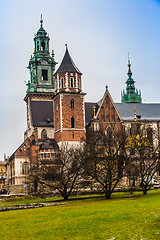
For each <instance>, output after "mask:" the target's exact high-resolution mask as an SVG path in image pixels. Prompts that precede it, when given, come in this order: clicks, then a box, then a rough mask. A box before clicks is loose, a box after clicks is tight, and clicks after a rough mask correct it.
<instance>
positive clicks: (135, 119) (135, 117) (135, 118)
mask: <svg viewBox="0 0 160 240" xmlns="http://www.w3.org/2000/svg"><path fill="white" fill-rule="evenodd" d="M134 121H135V122H136V121H137V116H136V106H134Z"/></svg>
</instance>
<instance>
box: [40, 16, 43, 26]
mask: <svg viewBox="0 0 160 240" xmlns="http://www.w3.org/2000/svg"><path fill="white" fill-rule="evenodd" d="M40 23H41V27H43V26H42V23H43V19H42V14H41V20H40Z"/></svg>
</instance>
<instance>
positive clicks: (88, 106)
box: [85, 102, 99, 124]
mask: <svg viewBox="0 0 160 240" xmlns="http://www.w3.org/2000/svg"><path fill="white" fill-rule="evenodd" d="M94 106H95V107H96V109H95V110H96V113H97V110H98V108H99V106H98V104H97V103H93V102H85V122H86V124H88V123H89V122H90V121H91V120H92V118H93V107H94Z"/></svg>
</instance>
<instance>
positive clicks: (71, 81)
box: [71, 78, 73, 88]
mask: <svg viewBox="0 0 160 240" xmlns="http://www.w3.org/2000/svg"><path fill="white" fill-rule="evenodd" d="M71 88H73V78H71Z"/></svg>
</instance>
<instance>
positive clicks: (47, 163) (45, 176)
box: [30, 145, 83, 200]
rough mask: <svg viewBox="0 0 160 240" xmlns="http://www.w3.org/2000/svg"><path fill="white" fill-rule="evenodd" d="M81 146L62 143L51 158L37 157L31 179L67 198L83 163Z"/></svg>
mask: <svg viewBox="0 0 160 240" xmlns="http://www.w3.org/2000/svg"><path fill="white" fill-rule="evenodd" d="M82 152H83V148H80V147H68V146H67V145H63V146H62V148H61V149H60V150H59V151H57V152H56V154H55V157H54V158H52V159H38V161H37V162H36V163H35V164H34V166H33V167H32V170H31V171H30V174H31V175H32V176H33V177H32V179H33V178H34V180H36V181H38V183H39V184H40V185H43V186H44V188H47V187H48V188H50V189H51V190H53V191H58V192H59V193H60V194H61V196H62V197H63V198H64V199H65V200H67V199H68V197H69V196H70V194H71V193H72V191H73V190H74V189H76V188H77V184H78V181H79V179H80V173H81V170H82V165H83V154H82Z"/></svg>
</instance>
